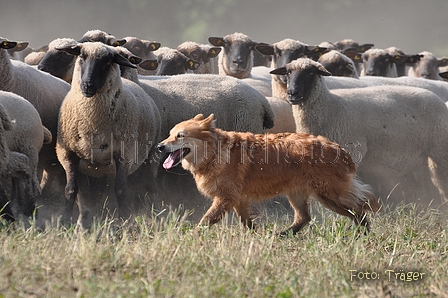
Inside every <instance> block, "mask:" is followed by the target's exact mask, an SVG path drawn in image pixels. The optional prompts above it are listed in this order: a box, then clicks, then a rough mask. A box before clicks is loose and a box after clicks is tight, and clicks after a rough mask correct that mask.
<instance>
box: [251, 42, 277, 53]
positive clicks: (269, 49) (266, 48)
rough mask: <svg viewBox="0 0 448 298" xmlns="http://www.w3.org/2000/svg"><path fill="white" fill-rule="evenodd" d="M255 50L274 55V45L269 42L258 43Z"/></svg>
mask: <svg viewBox="0 0 448 298" xmlns="http://www.w3.org/2000/svg"><path fill="white" fill-rule="evenodd" d="M255 51H257V52H258V53H260V54H262V55H274V47H273V46H271V45H269V44H258V45H256V46H255Z"/></svg>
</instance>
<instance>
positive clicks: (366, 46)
mask: <svg viewBox="0 0 448 298" xmlns="http://www.w3.org/2000/svg"><path fill="white" fill-rule="evenodd" d="M373 46H374V44H373V43H366V44H363V45H360V46H358V51H360V52H361V53H364V52H365V51H367V50H369V49H371V48H373Z"/></svg>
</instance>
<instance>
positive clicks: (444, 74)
mask: <svg viewBox="0 0 448 298" xmlns="http://www.w3.org/2000/svg"><path fill="white" fill-rule="evenodd" d="M439 76H441V77H442V79H445V80H447V79H448V71H445V72H441V73H439Z"/></svg>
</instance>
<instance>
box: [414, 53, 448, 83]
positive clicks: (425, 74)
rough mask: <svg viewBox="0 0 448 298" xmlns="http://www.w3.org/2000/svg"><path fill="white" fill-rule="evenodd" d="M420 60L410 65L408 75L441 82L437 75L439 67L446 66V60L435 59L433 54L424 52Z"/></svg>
mask: <svg viewBox="0 0 448 298" xmlns="http://www.w3.org/2000/svg"><path fill="white" fill-rule="evenodd" d="M419 55H420V59H419V60H418V61H415V62H414V63H412V64H411V68H410V69H409V72H408V75H409V76H413V77H422V78H425V79H430V80H443V78H442V77H441V76H440V75H439V67H442V66H448V58H437V57H436V56H435V55H434V54H433V53H431V52H428V51H424V52H421V53H420V54H419Z"/></svg>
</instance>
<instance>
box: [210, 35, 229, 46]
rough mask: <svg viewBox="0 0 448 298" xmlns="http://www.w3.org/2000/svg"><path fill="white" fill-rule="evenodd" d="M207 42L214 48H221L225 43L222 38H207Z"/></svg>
mask: <svg viewBox="0 0 448 298" xmlns="http://www.w3.org/2000/svg"><path fill="white" fill-rule="evenodd" d="M208 42H209V43H211V44H212V45H214V46H215V47H223V46H224V45H225V43H226V42H225V41H224V38H222V37H209V38H208Z"/></svg>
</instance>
